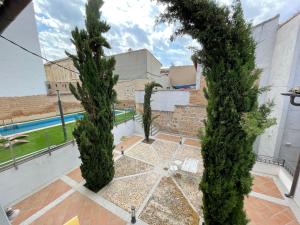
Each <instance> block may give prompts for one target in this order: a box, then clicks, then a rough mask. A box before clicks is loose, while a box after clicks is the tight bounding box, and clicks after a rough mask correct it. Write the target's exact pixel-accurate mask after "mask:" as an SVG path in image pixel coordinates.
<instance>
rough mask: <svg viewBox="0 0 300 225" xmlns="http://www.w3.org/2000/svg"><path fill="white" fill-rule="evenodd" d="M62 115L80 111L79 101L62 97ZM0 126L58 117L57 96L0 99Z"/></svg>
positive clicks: (67, 96) (65, 96)
mask: <svg viewBox="0 0 300 225" xmlns="http://www.w3.org/2000/svg"><path fill="white" fill-rule="evenodd" d="M61 100H62V103H63V108H64V113H72V112H78V111H82V107H81V104H80V102H79V101H77V100H76V99H75V98H74V97H73V96H72V95H62V96H61ZM0 107H1V110H0V120H1V121H0V126H1V125H2V123H3V120H4V122H5V123H10V122H11V119H12V120H13V122H20V121H28V120H33V119H41V118H46V117H49V116H56V115H59V110H58V106H57V96H46V95H35V96H25V97H0Z"/></svg>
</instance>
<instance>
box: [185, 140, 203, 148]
mask: <svg viewBox="0 0 300 225" xmlns="http://www.w3.org/2000/svg"><path fill="white" fill-rule="evenodd" d="M184 144H185V145H191V146H195V147H201V144H200V141H199V140H196V139H189V138H186V139H185V141H184Z"/></svg>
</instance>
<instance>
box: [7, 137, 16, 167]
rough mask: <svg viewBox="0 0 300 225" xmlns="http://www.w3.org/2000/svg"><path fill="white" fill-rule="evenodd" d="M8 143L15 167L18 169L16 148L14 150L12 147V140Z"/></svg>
mask: <svg viewBox="0 0 300 225" xmlns="http://www.w3.org/2000/svg"><path fill="white" fill-rule="evenodd" d="M8 144H9V150H10V155H11V157H12V160H13V164H14V167H15V169H16V170H17V169H18V166H17V162H16V154H15V152H14V150H13V147H12V144H11V141H10V140H9V141H8Z"/></svg>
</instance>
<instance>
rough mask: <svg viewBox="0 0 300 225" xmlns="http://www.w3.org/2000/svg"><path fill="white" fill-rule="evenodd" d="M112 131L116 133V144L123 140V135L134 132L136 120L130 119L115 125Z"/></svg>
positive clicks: (129, 134)
mask: <svg viewBox="0 0 300 225" xmlns="http://www.w3.org/2000/svg"><path fill="white" fill-rule="evenodd" d="M112 133H113V134H114V144H115V145H117V144H119V143H120V142H121V139H122V137H124V136H131V135H132V134H133V133H134V121H133V120H129V121H127V122H125V123H121V124H119V125H117V126H115V127H114V129H113V131H112Z"/></svg>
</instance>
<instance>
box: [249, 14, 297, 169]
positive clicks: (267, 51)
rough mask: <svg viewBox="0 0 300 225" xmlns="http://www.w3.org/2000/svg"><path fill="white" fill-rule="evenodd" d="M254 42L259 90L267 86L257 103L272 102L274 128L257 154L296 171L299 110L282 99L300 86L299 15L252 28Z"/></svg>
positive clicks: (266, 133) (260, 145) (274, 19)
mask: <svg viewBox="0 0 300 225" xmlns="http://www.w3.org/2000/svg"><path fill="white" fill-rule="evenodd" d="M253 37H254V39H255V40H256V42H257V49H256V64H257V67H258V68H261V69H262V70H263V72H262V74H261V78H260V86H261V87H263V86H270V87H271V89H270V91H269V92H266V93H264V94H263V95H262V96H261V97H260V99H259V101H260V103H264V102H266V101H269V100H271V101H274V104H275V106H274V108H273V113H272V116H273V117H275V118H276V119H277V124H276V125H275V126H273V127H271V128H269V129H268V130H267V131H266V132H265V133H264V134H263V135H261V137H260V138H259V139H258V140H257V143H256V149H255V151H256V153H257V154H259V155H266V156H270V157H275V158H282V159H285V160H286V162H285V163H286V164H287V165H288V166H290V167H292V168H293V169H295V166H296V162H297V158H298V154H299V153H300V138H299V137H300V107H296V106H292V105H291V104H290V103H289V98H288V97H284V96H282V95H281V93H283V92H287V91H288V90H290V89H291V88H293V87H295V86H299V85H300V13H298V14H296V15H295V16H293V17H292V18H290V19H289V20H287V21H286V22H284V23H283V24H279V15H277V16H276V17H274V18H272V19H269V20H267V21H265V22H263V23H261V24H258V25H256V26H255V27H254V28H253Z"/></svg>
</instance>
